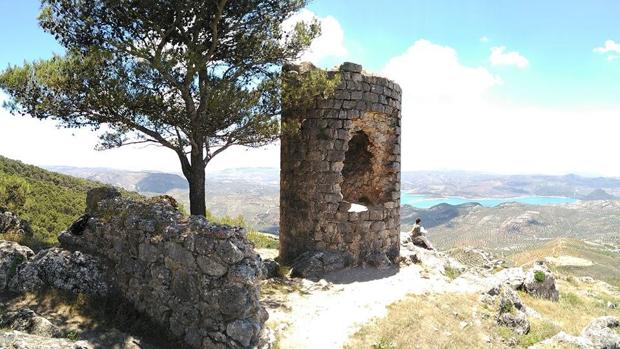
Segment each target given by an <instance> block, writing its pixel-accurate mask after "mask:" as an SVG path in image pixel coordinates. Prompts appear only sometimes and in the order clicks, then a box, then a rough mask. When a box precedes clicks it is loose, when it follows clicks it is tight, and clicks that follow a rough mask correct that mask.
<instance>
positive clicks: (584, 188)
mask: <svg viewBox="0 0 620 349" xmlns="http://www.w3.org/2000/svg"><path fill="white" fill-rule="evenodd" d="M401 177H402V185H401V187H402V188H403V190H408V191H411V192H413V193H417V194H427V195H436V196H464V197H471V198H476V197H514V196H524V195H541V196H565V197H577V198H579V197H583V196H585V195H587V194H589V193H590V192H592V191H593V190H595V189H602V190H605V191H606V192H607V193H610V194H611V195H615V196H620V178H603V177H594V178H592V177H582V176H578V175H574V174H570V175H566V176H547V175H494V174H481V173H475V172H459V171H452V172H440V171H426V172H425V171H420V172H408V171H405V172H403V173H402V175H401Z"/></svg>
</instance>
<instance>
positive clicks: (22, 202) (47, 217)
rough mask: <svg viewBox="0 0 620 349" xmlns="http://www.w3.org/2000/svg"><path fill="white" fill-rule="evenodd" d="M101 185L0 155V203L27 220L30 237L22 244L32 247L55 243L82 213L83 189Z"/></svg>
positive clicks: (84, 196)
mask: <svg viewBox="0 0 620 349" xmlns="http://www.w3.org/2000/svg"><path fill="white" fill-rule="evenodd" d="M102 185H103V184H102V183H100V182H94V181H89V180H85V179H79V178H75V177H71V176H67V175H63V174H59V173H55V172H51V171H47V170H44V169H41V168H39V167H36V166H32V165H27V164H24V163H22V162H20V161H16V160H11V159H9V158H6V157H3V156H0V206H4V207H7V208H8V209H9V210H11V211H13V212H14V213H16V214H18V215H19V216H20V217H21V218H22V219H24V220H26V221H28V222H29V223H30V225H31V227H32V230H33V233H34V236H33V238H32V241H24V242H23V243H25V244H28V245H30V246H31V247H34V248H35V249H36V248H41V247H44V246H50V245H53V244H55V243H56V242H57V240H56V235H57V234H58V233H59V232H60V231H61V230H64V229H66V228H67V227H68V226H69V225H70V224H71V222H73V221H74V220H75V219H76V218H77V217H79V216H80V215H82V214H83V213H84V209H85V202H86V192H87V191H88V190H89V189H92V188H94V187H99V186H102Z"/></svg>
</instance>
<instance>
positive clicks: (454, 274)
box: [444, 265, 461, 280]
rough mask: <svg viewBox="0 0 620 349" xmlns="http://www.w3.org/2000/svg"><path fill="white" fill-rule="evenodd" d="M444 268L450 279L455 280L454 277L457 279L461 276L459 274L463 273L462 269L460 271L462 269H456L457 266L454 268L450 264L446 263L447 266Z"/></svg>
mask: <svg viewBox="0 0 620 349" xmlns="http://www.w3.org/2000/svg"><path fill="white" fill-rule="evenodd" d="M444 270H445V275H446V276H447V277H448V279H450V280H454V279H456V278H457V277H459V275H461V271H460V270H458V269H456V268H452V267H451V266H449V265H446V266H445V267H444Z"/></svg>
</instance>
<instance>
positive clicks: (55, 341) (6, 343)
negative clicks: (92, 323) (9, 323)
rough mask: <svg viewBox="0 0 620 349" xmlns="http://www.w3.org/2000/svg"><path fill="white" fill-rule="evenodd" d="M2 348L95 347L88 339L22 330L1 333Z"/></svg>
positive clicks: (0, 346)
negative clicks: (74, 339)
mask: <svg viewBox="0 0 620 349" xmlns="http://www.w3.org/2000/svg"><path fill="white" fill-rule="evenodd" d="M0 348H6V349H41V348H47V349H95V348H96V346H94V345H92V344H90V343H88V342H87V341H72V340H70V339H61V338H50V337H43V336H36V335H32V334H28V333H25V332H21V331H15V330H12V331H7V332H2V333H1V334H0Z"/></svg>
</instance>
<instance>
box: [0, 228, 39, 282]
mask: <svg viewBox="0 0 620 349" xmlns="http://www.w3.org/2000/svg"><path fill="white" fill-rule="evenodd" d="M32 256H34V252H32V250H31V249H29V248H28V247H25V246H22V245H20V244H18V243H16V242H13V241H4V240H0V290H5V289H6V288H7V286H8V284H9V281H10V280H11V279H12V278H13V277H14V276H15V274H16V273H17V269H18V267H19V266H20V265H21V264H22V263H24V262H26V261H27V260H28V259H29V258H30V257H32Z"/></svg>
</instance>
